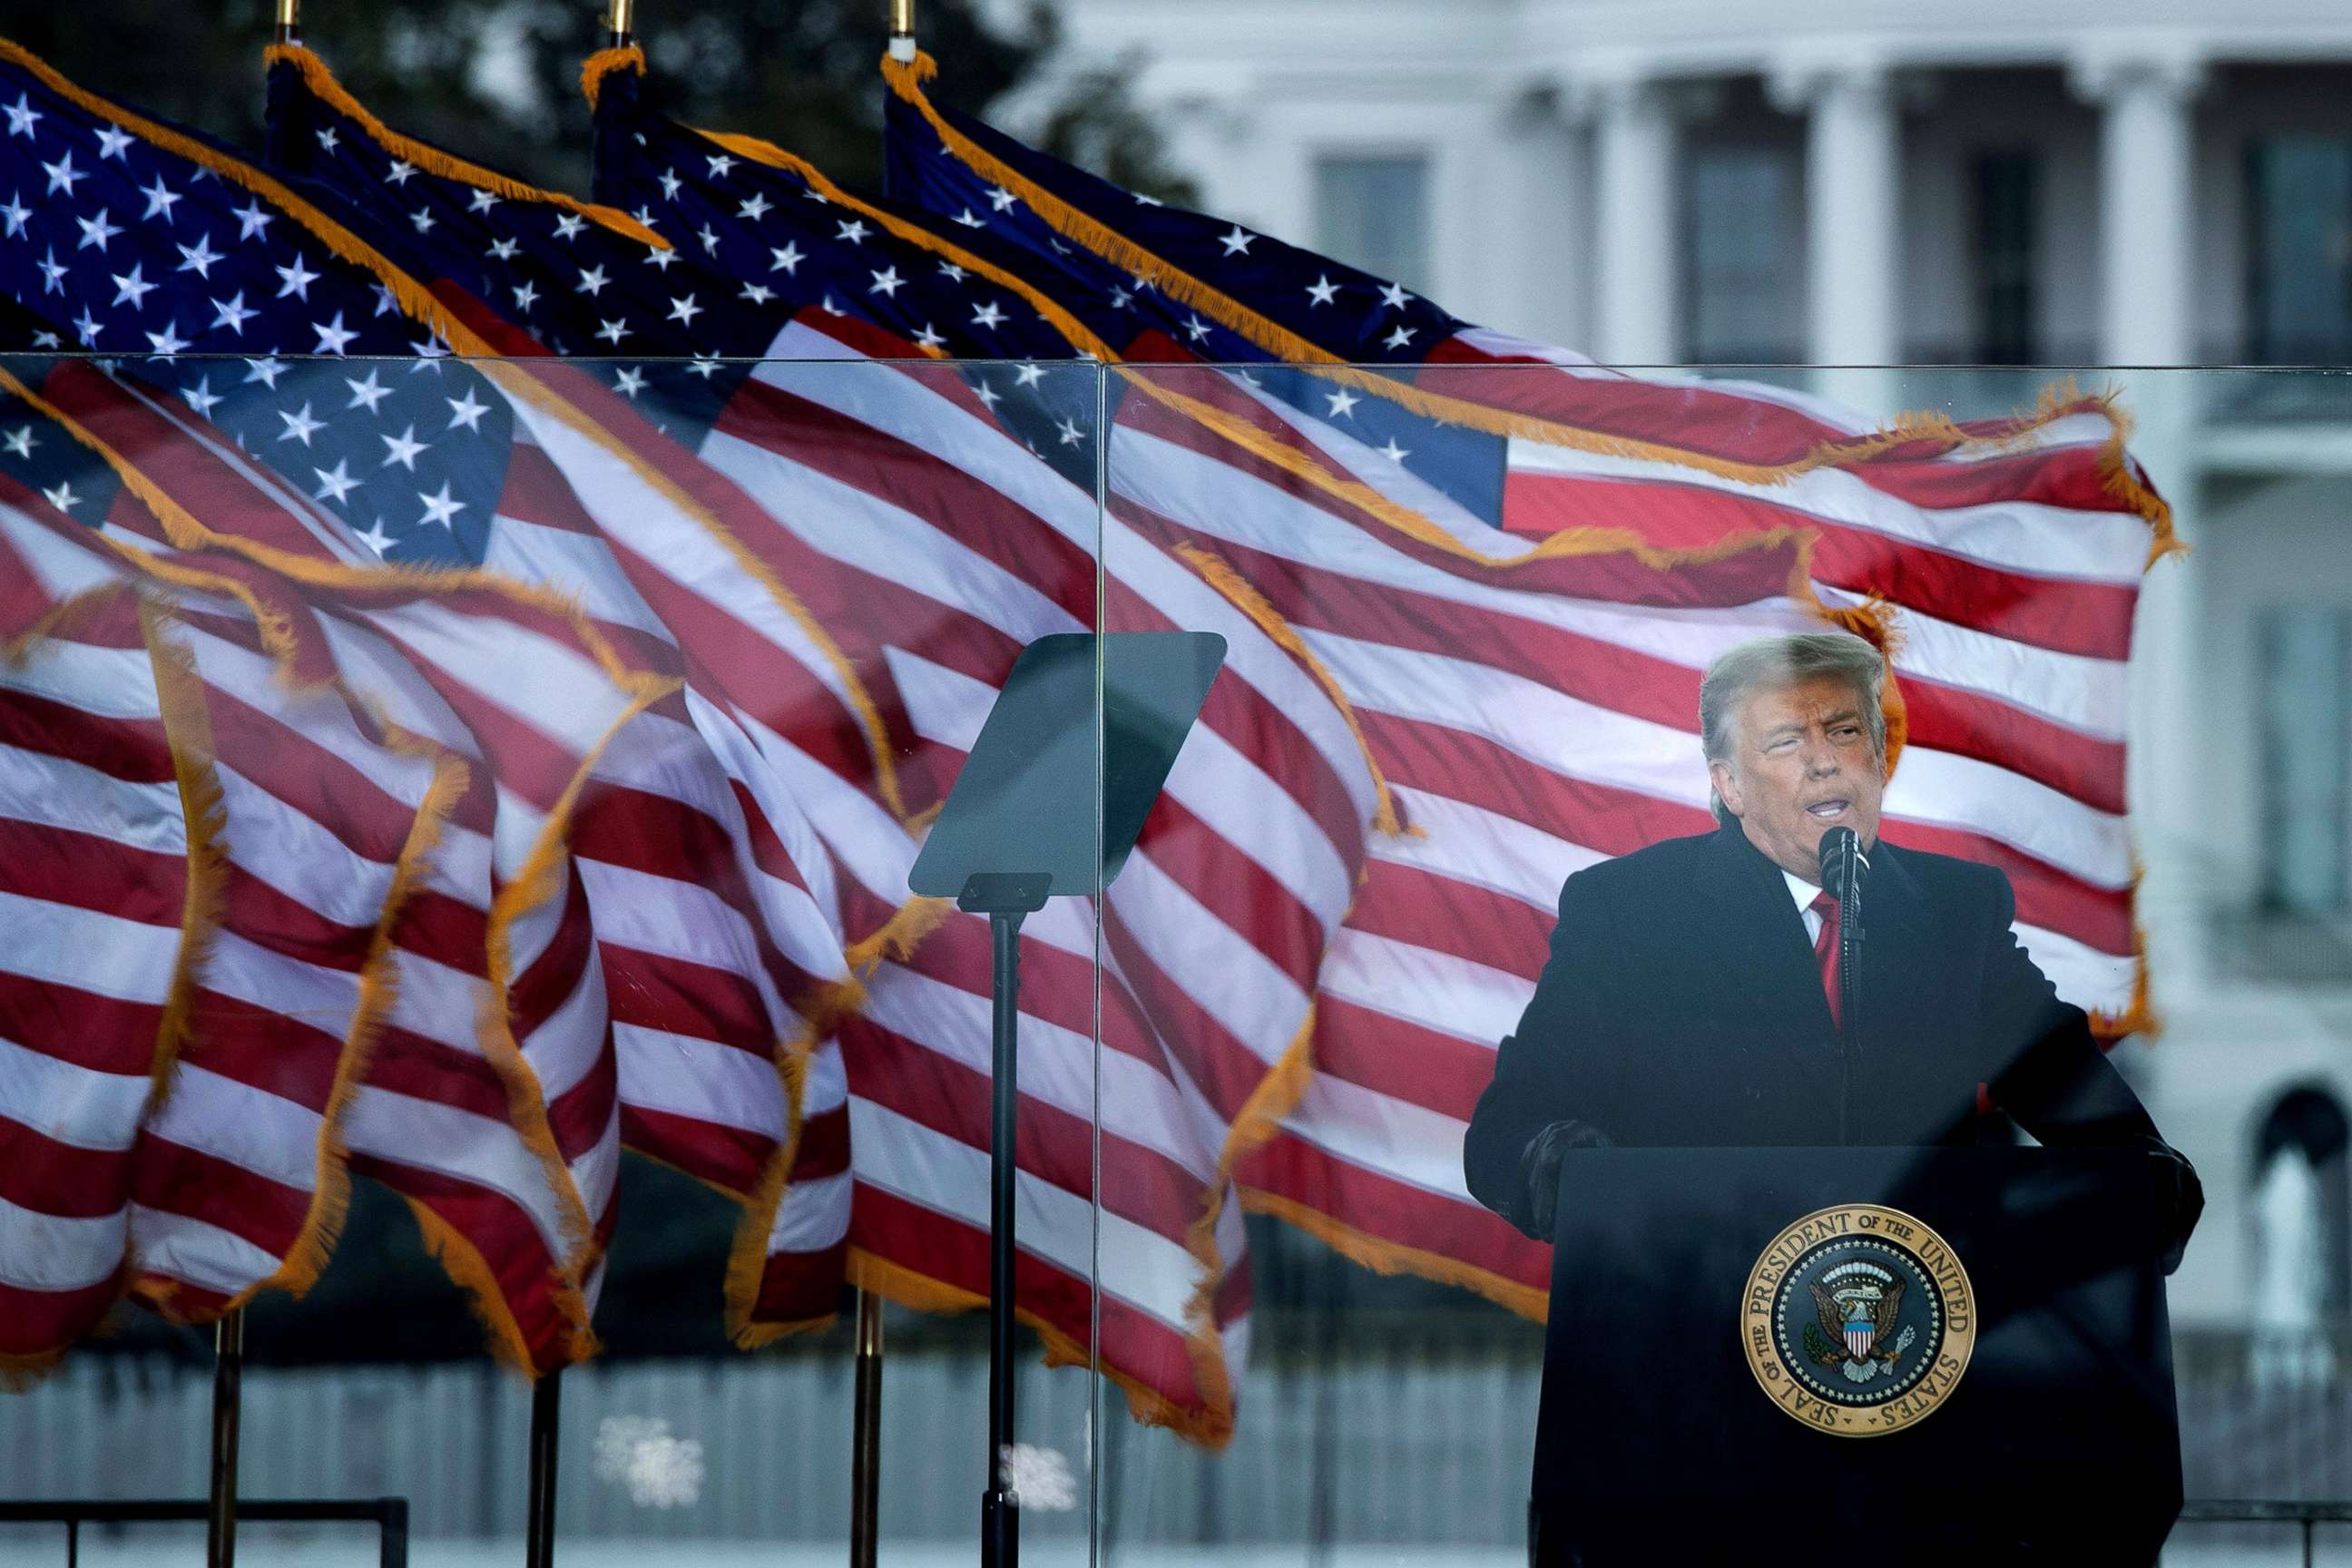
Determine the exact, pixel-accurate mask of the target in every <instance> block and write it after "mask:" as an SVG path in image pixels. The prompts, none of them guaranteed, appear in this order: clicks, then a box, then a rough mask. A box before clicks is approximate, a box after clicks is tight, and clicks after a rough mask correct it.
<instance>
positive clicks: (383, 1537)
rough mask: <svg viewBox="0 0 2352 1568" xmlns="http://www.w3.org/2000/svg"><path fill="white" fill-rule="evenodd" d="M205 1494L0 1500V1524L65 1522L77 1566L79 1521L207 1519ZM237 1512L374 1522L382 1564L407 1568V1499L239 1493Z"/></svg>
mask: <svg viewBox="0 0 2352 1568" xmlns="http://www.w3.org/2000/svg"><path fill="white" fill-rule="evenodd" d="M206 1511H207V1510H206V1505H205V1503H204V1501H203V1500H194V1501H189V1502H182V1501H179V1500H175V1499H155V1498H137V1499H128V1500H125V1499H111V1498H75V1499H70V1500H62V1501H38V1502H5V1501H0V1524H62V1525H64V1526H65V1527H66V1568H79V1563H80V1561H81V1527H82V1526H83V1525H85V1524H185V1523H196V1524H201V1523H203V1522H204V1521H205V1514H206ZM236 1517H237V1518H238V1519H239V1520H243V1521H251V1522H254V1523H257V1524H283V1523H302V1524H319V1523H338V1524H340V1523H364V1522H373V1524H374V1525H375V1527H376V1561H377V1563H379V1564H380V1565H381V1568H408V1500H407V1499H406V1498H401V1497H379V1498H303V1499H299V1500H289V1501H268V1500H251V1501H248V1500H244V1499H239V1500H238V1501H237V1505H236Z"/></svg>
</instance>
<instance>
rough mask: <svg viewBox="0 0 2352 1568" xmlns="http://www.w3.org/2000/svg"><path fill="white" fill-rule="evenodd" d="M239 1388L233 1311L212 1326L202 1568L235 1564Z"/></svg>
mask: <svg viewBox="0 0 2352 1568" xmlns="http://www.w3.org/2000/svg"><path fill="white" fill-rule="evenodd" d="M244 1383H245V1309H244V1308H242V1307H239V1308H237V1309H236V1310H234V1311H231V1312H229V1313H227V1314H226V1315H225V1316H223V1317H222V1319H221V1321H219V1322H217V1323H215V1324H214V1325H213V1464H212V1487H211V1489H210V1490H209V1491H208V1492H207V1493H206V1494H205V1495H206V1504H205V1568H232V1565H233V1564H234V1563H236V1426H237V1415H238V1402H239V1400H240V1399H241V1397H242V1396H243V1393H244ZM75 1544H76V1545H79V1542H76V1543H75Z"/></svg>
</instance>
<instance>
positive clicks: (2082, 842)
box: [1506, 389, 2150, 1017]
mask: <svg viewBox="0 0 2352 1568" xmlns="http://www.w3.org/2000/svg"><path fill="white" fill-rule="evenodd" d="M1688 396H1689V397H1690V399H1691V400H1692V401H1693V402H1694V403H1695V404H1697V405H1700V410H1701V412H1702V413H1703V417H1696V418H1695V419H1694V426H1695V427H1696V429H1697V430H1698V431H1699V432H1700V435H1699V436H1697V437H1694V441H1695V443H1696V442H1698V441H1704V443H1705V450H1706V451H1707V452H1708V453H1709V454H1710V455H1713V456H1716V457H1718V458H1725V459H1727V460H1733V461H1739V462H1756V463H1759V464H1760V463H1764V462H1768V461H1770V460H1771V459H1772V458H1773V457H1774V455H1775V454H1776V453H1777V452H1779V451H1780V450H1781V449H1783V447H1785V446H1786V445H1787V444H1788V441H1787V438H1786V437H1767V436H1765V435H1764V434H1763V433H1762V432H1761V431H1759V432H1757V433H1755V434H1752V435H1751V434H1750V433H1749V432H1748V431H1747V430H1745V429H1743V428H1742V427H1741V426H1740V424H1739V422H1738V419H1737V418H1735V417H1732V416H1731V411H1730V410H1728V409H1726V408H1724V407H1721V406H1719V405H1723V404H1726V403H1729V404H1734V405H1742V406H1747V407H1751V408H1752V407H1755V406H1757V405H1758V403H1759V400H1757V399H1753V398H1748V397H1744V396H1743V395H1741V394H1740V393H1736V392H1723V391H1717V390H1714V389H1703V390H1701V391H1699V392H1696V393H1693V394H1689V395H1688ZM1769 406H1770V407H1771V409H1772V411H1773V412H1774V413H1775V414H1777V415H1778V416H1781V417H1783V418H1788V417H1793V416H1795V415H1796V414H1797V413H1799V412H1801V411H1800V410H1797V409H1792V408H1790V407H1788V406H1786V405H1785V404H1775V405H1769ZM1758 423H1759V425H1760V424H1761V423H1762V421H1761V420H1760V419H1759V421H1758ZM1809 428H1810V431H1811V434H1813V435H1814V436H1815V437H1817V444H1818V443H1826V442H1832V441H1835V440H1838V439H1842V438H1844V432H1843V429H1842V428H1841V427H1840V426H1836V425H1832V424H1829V423H1826V422H1822V421H1814V422H1813V423H1812V424H1811V426H1810V427H1809ZM1972 434H1973V435H1974V437H1975V439H1974V440H1973V441H1970V440H1967V439H1952V438H1948V437H1922V438H1921V439H1919V440H1917V441H1914V442H1910V443H1906V444H1905V445H1902V446H1898V447H1894V448H1892V449H1890V450H1886V451H1884V452H1880V453H1877V454H1874V455H1872V456H1869V457H1866V458H1861V459H1858V460H1855V461H1852V462H1846V463H1839V464H1832V465H1828V466H1823V467H1819V468H1812V469H1811V470H1810V471H1807V472H1803V473H1801V474H1798V475H1796V476H1794V477H1792V478H1790V479H1784V480H1781V481H1780V482H1778V483H1763V482H1757V481H1752V480H1748V479H1738V478H1732V477H1727V476H1725V475H1722V474H1718V473H1714V472H1709V471H1706V469H1703V468H1693V467H1690V466H1688V465H1685V464H1677V463H1673V462H1667V461H1663V460H1639V459H1633V458H1619V457H1604V456H1599V455H1595V454H1592V453H1589V452H1580V451H1576V450H1573V449H1571V448H1570V447H1563V446H1559V445H1553V444H1545V443H1538V442H1534V441H1519V440H1514V441H1513V442H1512V444H1511V459H1510V461H1511V467H1510V474H1509V478H1508V480H1507V500H1506V523H1507V527H1508V528H1509V529H1510V530H1511V531H1514V532H1516V533H1520V534H1523V535H1528V536H1540V535H1542V534H1544V533H1547V532H1549V531H1553V530H1554V529H1557V528H1559V527H1562V526H1567V525H1569V524H1570V521H1571V520H1572V521H1574V522H1577V523H1581V524H1584V525H1588V526H1603V527H1623V528H1631V529H1633V530H1634V531H1637V532H1638V533H1640V534H1641V535H1642V536H1643V538H1645V539H1648V540H1650V541H1652V542H1656V543H1661V544H1671V545H1686V544H1696V543H1702V542H1709V541H1712V540H1714V539H1717V538H1720V537H1722V536H1723V535H1725V534H1726V533H1728V532H1731V531H1736V530H1738V529H1741V528H1748V527H1756V526H1765V527H1778V526H1788V525H1795V526H1800V527H1804V528H1808V529H1812V530H1816V531H1818V534H1819V542H1818V543H1817V545H1816V546H1815V550H1814V555H1813V560H1812V567H1811V571H1812V576H1813V580H1814V585H1815V589H1816V591H1817V592H1818V593H1819V595H1821V597H1822V600H1823V601H1824V602H1826V603H1829V604H1831V605H1851V604H1855V603H1859V602H1861V601H1862V600H1863V599H1864V598H1865V597H1867V596H1868V595H1874V594H1875V595H1881V596H1883V597H1884V598H1885V599H1886V600H1887V601H1888V602H1889V603H1891V604H1893V605H1895V606H1896V607H1897V608H1898V609H1899V610H1900V611H1901V612H1902V614H1901V618H1900V622H1899V632H1900V641H1899V642H1898V643H1897V645H1896V647H1895V673H1896V676H1897V679H1898V682H1899V684H1900V687H1901V689H1902V694H1903V698H1904V703H1905V707H1906V719H1907V727H1908V744H1907V745H1906V748H1905V750H1904V752H1903V756H1902V761H1901V765H1900V766H1899V767H1898V768H1897V770H1896V772H1895V778H1894V780H1893V782H1892V784H1890V785H1889V787H1888V790H1887V797H1886V802H1885V820H1886V829H1885V830H1886V834H1887V837H1889V838H1890V839H1891V840H1893V841H1894V842H1895V843H1897V844H1905V845H1911V846H1915V847H1919V848H1924V849H1932V850H1937V851H1940V852H1943V853H1946V854H1956V855H1962V856H1966V857H1968V858H1971V859H1978V860H1983V861H1987V862H1989V863H1990V864H1993V865H1997V866H2000V868H2002V869H2003V870H2005V871H2006V872H2008V874H2009V877H2010V879H2011V882H2012V883H2013V884H2014V885H2015V886H2016V889H2017V898H2018V924H2017V931H2018V937H2019V940H2020V941H2021V942H2023V943H2024V945H2025V946H2026V948H2027V950H2028V951H2029V952H2032V955H2033V957H2034V960H2035V962H2036V963H2039V964H2040V965H2041V967H2042V970H2043V972H2044V973H2047V974H2049V976H2050V977H2051V979H2052V980H2053V983H2055V984H2056V985H2057V987H2058V991H2059V994H2060V995H2062V996H2063V997H2065V998H2066V999H2067V1000H2068V1001H2071V1002H2074V1003H2076V1004H2078V1005H2081V1006H2083V1007H2084V1008H2086V1009H2089V1010H2092V1011H2093V1012H2095V1013H2101V1014H2105V1015H2108V1016H2116V1017H2120V1016H2124V1015H2126V1014H2128V1013H2129V1012H2130V1010H2131V1007H2132V1004H2133V998H2134V994H2135V988H2136V985H2137V982H2138V978H2139V977H2138V974H2137V961H2136V959H2135V956H2134V942H2133V926H2132V884H2133V877H2132V863H2131V849H2130V842H2129V837H2128V834H2127V832H2126V823H2125V817H2124V740H2125V701H2126V696H2125V692H2126V661H2127V659H2128V658H2129V656H2130V644H2131V617H2132V612H2133V608H2134V605H2135V604H2136V602H2137V595H2138V588H2139V578H2140V574H2141V573H2142V571H2143V570H2144V569H2145V567H2146V564H2147V558H2148V553H2149V544H2150V532H2149V528H2148V524H2147V522H2146V521H2144V520H2143V519H2142V518H2141V517H2140V516H2139V515H2137V513H2136V512H2135V511H2133V510H2130V509H2129V507H2128V506H2126V503H2125V502H2124V501H2123V500H2118V499H2116V497H2115V496H2114V495H2112V494H2110V493H2109V491H2108V489H2107V486H2106V474H2105V471H2104V465H2105V464H2106V463H2108V462H2110V461H2112V458H2110V457H2109V456H2108V448H2109V446H2110V443H2111V440H2112V438H2113V437H2114V434H2115V426H2114V424H2113V422H2112V419H2111V417H2110V416H2108V414H2107V413H2106V412H2105V409H2104V408H2103V407H2101V406H2100V405H2095V404H2087V403H2086V404H2084V405H2080V406H2079V407H2078V408H2077V409H2076V410H2075V411H2074V412H2071V413H2063V414H2061V415H2060V416H2058V417H2055V418H2053V419H2050V420H2048V421H2046V422H2042V423H2040V424H2038V425H2037V426H2036V427H2035V428H2033V429H2032V432H2031V433H2030V435H2026V436H2023V437H2019V438H2016V439H2013V440H2011V439H2004V438H2003V437H2005V435H2006V434H2007V432H2006V428H2005V426H2000V425H1989V426H1980V427H1977V428H1976V429H1975V430H1974V431H1973V432H1972Z"/></svg>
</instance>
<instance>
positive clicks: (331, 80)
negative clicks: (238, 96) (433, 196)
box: [261, 44, 672, 250]
mask: <svg viewBox="0 0 2352 1568" xmlns="http://www.w3.org/2000/svg"><path fill="white" fill-rule="evenodd" d="M261 58H262V62H263V64H264V65H265V66H292V67H293V68H295V69H296V70H298V71H299V72H301V73H302V80H303V83H304V85H306V86H308V87H309V88H310V90H311V92H313V93H314V94H316V95H317V96H318V97H319V99H320V100H321V101H322V102H324V103H326V104H328V105H330V106H331V107H332V108H333V109H335V110H337V111H338V112H340V113H342V114H345V115H348V116H350V117H351V119H352V120H353V121H356V122H357V123H358V124H359V126H360V127H361V129H362V130H364V131H365V132H367V133H368V135H369V136H370V137H371V138H372V139H373V141H374V142H375V144H376V145H377V146H379V147H381V148H383V150H384V151H385V152H387V153H391V154H392V155H393V156H394V157H395V158H398V159H401V160H402V161H404V162H405V163H414V164H415V165H416V167H417V168H418V169H419V170H421V171H423V172H424V173H425V174H434V175H437V176H439V177H440V178H442V179H445V180H457V181H461V182H463V183H464V184H469V185H476V186H478V187H480V188H481V189H483V190H486V191H488V192H490V193H492V194H493V195H501V196H504V197H506V198H507V199H508V200H509V201H517V202H537V203H541V204H543V205H548V206H552V207H560V208H562V210H563V211H565V212H569V213H576V214H578V215H579V216H582V217H584V218H587V219H589V220H590V221H592V222H593V223H594V224H596V225H597V226H600V227H603V228H608V229H610V230H612V231H613V232H614V234H618V235H623V236H625V237H628V238H630V239H634V240H635V241H637V243H639V244H640V245H646V246H650V247H653V248H654V249H656V250H668V249H670V248H672V247H671V245H670V242H669V241H668V240H667V239H664V238H663V237H661V236H660V235H658V234H656V233H655V232H654V231H653V230H652V229H650V228H647V227H646V226H645V225H644V224H641V223H639V222H638V221H637V220H636V219H635V218H633V217H631V216H629V215H628V214H626V213H625V212H621V211H619V210H617V209H616V208H613V207H608V206H600V205H597V204H596V203H594V202H583V201H582V200H580V199H579V198H578V197H577V196H567V195H564V194H563V193H562V192H561V191H550V190H545V189H542V188H541V187H540V186H537V185H527V184H523V183H522V182H521V181H520V180H518V179H515V178H513V177H511V176H509V175H507V174H499V172H498V171H497V170H496V169H486V168H484V167H483V166H482V165H481V164H479V163H467V161H466V160H465V159H463V158H460V157H457V156H456V155H455V154H453V153H445V152H443V151H442V150H441V149H440V148H438V147H435V146H432V145H430V144H428V143H426V142H419V141H417V140H415V138H414V137H410V136H404V135H402V134H401V133H400V132H397V131H394V130H393V129H392V127H390V126H388V125H386V124H385V123H384V122H383V121H381V120H378V119H377V118H376V117H375V115H374V114H373V112H372V111H371V110H369V109H368V107H367V106H366V105H365V104H363V103H362V102H361V101H360V100H358V99H356V98H353V97H352V95H351V93H350V92H349V91H348V90H346V89H345V88H344V87H343V84H342V83H341V82H340V81H337V80H336V79H335V73H334V72H333V71H331V70H330V69H329V68H327V62H326V61H324V60H322V59H320V58H319V57H318V56H317V55H315V54H312V53H311V52H310V49H308V48H307V47H304V46H302V45H300V44H271V45H270V46H268V47H267V48H265V49H263V50H262V51H261Z"/></svg>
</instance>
